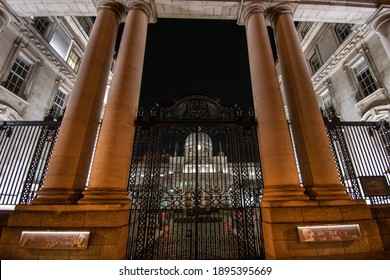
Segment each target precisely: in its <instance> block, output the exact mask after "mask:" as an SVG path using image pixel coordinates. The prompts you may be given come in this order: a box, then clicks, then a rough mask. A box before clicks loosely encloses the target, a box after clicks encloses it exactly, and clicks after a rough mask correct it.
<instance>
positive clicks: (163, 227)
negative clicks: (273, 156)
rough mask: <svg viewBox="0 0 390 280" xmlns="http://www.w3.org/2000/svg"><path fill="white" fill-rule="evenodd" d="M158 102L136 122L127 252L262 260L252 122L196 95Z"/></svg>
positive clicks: (148, 255) (140, 255) (256, 154)
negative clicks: (147, 115)
mask: <svg viewBox="0 0 390 280" xmlns="http://www.w3.org/2000/svg"><path fill="white" fill-rule="evenodd" d="M217 105H218V106H220V107H218V106H217ZM159 108H160V110H159V111H157V114H156V115H153V118H152V119H151V120H143V119H141V118H140V119H139V120H138V121H137V129H136V136H135V143H134V150H133V156H132V163H131V171H130V177H129V191H130V194H131V196H132V209H131V213H130V231H129V244H128V251H127V252H128V258H129V259H239V258H240V259H253V258H263V242H262V238H261V216H260V195H261V193H262V187H263V185H262V178H261V165H260V156H259V149H258V146H257V134H256V123H255V122H254V121H253V120H251V121H248V120H245V121H244V120H242V118H241V117H240V116H238V115H237V114H236V113H235V112H236V111H235V110H236V109H233V106H231V107H223V106H222V105H221V103H219V101H218V100H214V99H213V100H211V97H210V96H203V95H199V94H198V95H195V96H192V97H191V96H186V97H184V98H183V99H180V100H178V101H176V103H172V104H171V105H170V106H169V108H170V109H169V110H166V111H165V112H164V110H161V108H164V107H159ZM167 108H168V107H167ZM183 108H184V109H183ZM210 108H212V110H210ZM183 110H186V111H185V112H184V111H183ZM229 110H230V111H231V112H230V111H229ZM168 111H170V113H169V114H168ZM162 112H163V113H162ZM206 112H207V113H206ZM229 112H230V113H233V114H234V115H233V116H230V117H229V114H230V113H229ZM159 113H160V115H159ZM161 114H165V115H164V116H163V117H161ZM207 114H208V115H207ZM186 118H189V119H187V120H186ZM192 118H194V119H192ZM196 118H198V119H199V122H195V119H196ZM224 118H225V119H224ZM163 119H164V121H163ZM167 119H169V121H168V120H167ZM189 120H191V121H189ZM254 161H257V162H254Z"/></svg>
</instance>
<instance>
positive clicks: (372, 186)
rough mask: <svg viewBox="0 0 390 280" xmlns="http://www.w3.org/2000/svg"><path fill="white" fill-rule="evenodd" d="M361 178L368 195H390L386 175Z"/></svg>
mask: <svg viewBox="0 0 390 280" xmlns="http://www.w3.org/2000/svg"><path fill="white" fill-rule="evenodd" d="M359 179H360V183H361V184H362V187H363V190H364V194H365V195H366V196H376V195H390V190H389V186H388V184H387V181H386V178H385V176H362V177H359Z"/></svg>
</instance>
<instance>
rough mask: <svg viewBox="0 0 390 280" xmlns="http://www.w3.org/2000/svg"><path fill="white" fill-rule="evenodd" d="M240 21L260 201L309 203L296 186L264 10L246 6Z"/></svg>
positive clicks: (291, 154) (297, 179)
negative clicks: (246, 58)
mask: <svg viewBox="0 0 390 280" xmlns="http://www.w3.org/2000/svg"><path fill="white" fill-rule="evenodd" d="M243 17H244V21H245V27H246V36H247V42H248V55H249V65H250V72H251V81H252V91H253V103H254V108H255V115H256V119H257V121H258V137H259V143H260V154H261V161H262V168H263V176H264V196H263V199H262V200H263V201H277V200H308V199H309V197H308V196H306V195H304V193H303V192H304V188H302V187H300V185H299V178H298V171H297V167H296V163H295V158H294V152H293V147H292V142H291V137H290V133H289V129H288V125H287V119H286V114H285V111H284V104H283V100H282V96H281V93H280V88H279V82H278V78H277V74H276V70H275V63H274V58H273V55H272V49H271V44H270V41H269V36H268V31H267V25H266V20H265V17H264V13H263V9H262V7H261V6H259V5H249V6H247V7H245V8H244V10H243Z"/></svg>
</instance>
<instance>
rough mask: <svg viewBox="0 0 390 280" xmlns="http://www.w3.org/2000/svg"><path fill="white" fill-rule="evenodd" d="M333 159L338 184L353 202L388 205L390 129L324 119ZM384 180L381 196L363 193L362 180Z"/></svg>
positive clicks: (362, 123)
mask: <svg viewBox="0 0 390 280" xmlns="http://www.w3.org/2000/svg"><path fill="white" fill-rule="evenodd" d="M325 126H326V128H327V132H328V136H329V140H330V143H331V147H332V151H333V156H334V157H335V160H336V163H337V166H338V171H339V175H340V180H341V183H342V184H343V185H344V186H345V188H346V190H347V192H348V193H349V194H351V196H352V198H353V199H365V200H366V201H367V203H368V204H389V203H390V196H389V195H388V192H387V191H390V150H389V143H390V141H389V139H390V129H389V124H388V123H386V122H379V123H375V122H371V123H370V122H355V123H354V122H341V121H340V120H339V119H337V118H335V117H334V118H333V119H332V120H330V121H329V120H328V119H325ZM378 177H379V178H383V180H382V181H383V182H384V184H385V186H382V185H381V186H379V185H378V186H376V187H375V186H372V187H371V188H373V187H374V188H377V189H386V188H387V191H386V192H383V195H372V194H373V193H378V191H377V190H374V191H371V192H370V193H367V194H365V192H364V185H363V184H364V182H363V179H364V181H366V180H367V179H370V178H372V179H375V178H378ZM386 184H387V185H386Z"/></svg>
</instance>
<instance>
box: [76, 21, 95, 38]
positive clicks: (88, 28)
mask: <svg viewBox="0 0 390 280" xmlns="http://www.w3.org/2000/svg"><path fill="white" fill-rule="evenodd" d="M77 21H78V22H79V23H80V25H81V27H82V28H83V30H84V31H85V33H86V34H87V35H89V33H90V32H91V29H92V25H93V22H92V20H91V18H89V17H77Z"/></svg>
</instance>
